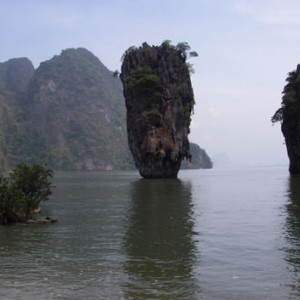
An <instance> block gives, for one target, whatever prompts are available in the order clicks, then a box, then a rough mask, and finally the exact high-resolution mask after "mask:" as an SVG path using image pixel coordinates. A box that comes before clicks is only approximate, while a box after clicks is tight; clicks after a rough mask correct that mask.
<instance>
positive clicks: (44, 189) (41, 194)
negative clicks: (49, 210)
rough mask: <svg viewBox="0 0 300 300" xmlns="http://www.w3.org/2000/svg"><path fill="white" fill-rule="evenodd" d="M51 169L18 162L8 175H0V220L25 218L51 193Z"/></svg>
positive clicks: (3, 221)
mask: <svg viewBox="0 0 300 300" xmlns="http://www.w3.org/2000/svg"><path fill="white" fill-rule="evenodd" d="M52 176H53V171H52V170H50V169H46V168H45V167H43V166H41V165H33V166H31V167H30V166H28V165H25V164H20V165H18V166H17V167H16V168H14V169H13V170H12V172H11V173H10V174H9V176H4V175H1V176H0V221H1V222H2V223H3V224H8V223H12V222H17V221H19V220H21V219H22V220H26V219H28V218H29V217H30V214H31V213H32V212H33V210H34V209H36V208H38V207H39V204H40V202H41V201H45V200H48V199H49V197H50V195H51V194H52V188H53V185H52V183H51V178H52Z"/></svg>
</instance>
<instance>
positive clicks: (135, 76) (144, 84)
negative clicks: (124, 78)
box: [128, 66, 162, 100]
mask: <svg viewBox="0 0 300 300" xmlns="http://www.w3.org/2000/svg"><path fill="white" fill-rule="evenodd" d="M128 80H129V81H128V86H129V89H130V90H131V91H132V92H134V93H137V94H138V95H142V96H152V97H153V100H155V99H159V98H160V97H161V95H162V84H161V80H160V77H159V76H158V75H156V74H155V73H154V72H153V71H152V69H151V68H150V67H149V66H145V67H144V68H139V69H136V70H134V71H133V72H132V75H131V76H130V77H129V79H128Z"/></svg>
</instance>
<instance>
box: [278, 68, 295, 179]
mask: <svg viewBox="0 0 300 300" xmlns="http://www.w3.org/2000/svg"><path fill="white" fill-rule="evenodd" d="M286 81H287V84H286V85H285V87H284V90H283V92H282V93H283V96H282V102H281V107H280V108H279V109H278V110H277V111H276V112H275V114H274V115H273V117H272V122H273V123H275V122H278V121H279V122H281V131H282V133H283V136H284V138H285V144H286V148H287V153H288V157H289V160H290V166H289V171H290V173H291V174H300V65H298V66H297V69H296V70H295V71H292V72H290V73H289V74H288V77H287V79H286Z"/></svg>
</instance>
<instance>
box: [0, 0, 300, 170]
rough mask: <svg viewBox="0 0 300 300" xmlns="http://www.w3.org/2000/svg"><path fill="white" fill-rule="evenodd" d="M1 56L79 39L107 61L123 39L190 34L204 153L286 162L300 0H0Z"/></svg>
mask: <svg viewBox="0 0 300 300" xmlns="http://www.w3.org/2000/svg"><path fill="white" fill-rule="evenodd" d="M0 5H1V10H0V36H1V49H0V62H4V61H6V60H8V59H10V58H13V57H24V56H25V57H28V58H29V59H30V60H31V61H32V62H33V63H34V65H35V67H38V66H39V64H40V62H42V61H44V60H47V59H50V58H52V57H53V56H54V55H57V54H60V52H61V50H62V49H66V48H77V47H85V48H87V49H88V50H90V51H91V52H93V53H94V54H95V55H96V56H97V57H98V58H99V59H100V60H101V61H102V63H104V65H106V66H107V67H108V68H109V69H110V70H112V71H114V70H117V69H118V70H120V67H121V61H120V58H121V56H122V54H123V52H124V51H125V50H126V49H127V48H128V47H130V46H132V45H135V46H140V45H141V44H142V43H143V42H144V41H147V42H148V44H150V45H158V44H161V42H162V41H163V40H166V39H168V40H171V41H172V42H173V44H176V43H178V42H182V41H185V42H188V43H189V45H190V46H191V48H192V50H195V51H197V52H198V54H199V57H198V58H193V59H192V60H191V63H193V64H194V68H195V74H193V75H192V84H193V88H194V95H195V100H196V106H195V114H194V115H193V120H192V127H191V135H190V140H191V141H193V142H196V143H198V144H199V145H200V146H201V147H202V148H204V149H206V150H207V152H208V154H209V155H210V156H211V157H220V156H228V157H231V159H232V160H234V161H236V162H240V163H243V164H246V165H268V164H286V163H287V155H286V149H285V145H284V139H283V137H282V134H281V132H280V125H279V124H277V125H275V126H272V125H271V122H270V118H271V116H272V114H273V113H274V112H275V110H276V109H277V108H278V107H279V106H280V103H281V92H282V90H283V86H284V84H285V78H286V77H287V73H288V72H290V71H292V70H294V69H295V68H296V66H297V64H298V63H300V52H299V50H300V17H299V12H300V1H299V0H184V1H182V0H181V1H179V0H151V1H150V0H94V1H93V0H78V1H76V0H53V1H51V0H31V1H30V0H7V1H5V0H0Z"/></svg>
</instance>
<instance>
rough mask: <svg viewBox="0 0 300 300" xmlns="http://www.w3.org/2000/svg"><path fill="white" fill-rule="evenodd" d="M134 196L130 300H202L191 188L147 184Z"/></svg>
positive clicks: (169, 182) (136, 186)
mask: <svg viewBox="0 0 300 300" xmlns="http://www.w3.org/2000/svg"><path fill="white" fill-rule="evenodd" d="M131 191H132V199H131V210H130V213H129V220H128V229H127V232H126V233H125V236H124V248H125V249H124V250H125V253H126V255H127V259H126V261H125V263H124V272H125V273H126V274H127V276H128V281H127V282H126V283H125V284H124V286H123V289H124V291H123V292H124V295H125V296H126V299H194V298H195V299H197V298H198V297H197V294H199V290H198V286H197V282H196V279H195V278H194V275H193V264H194V262H195V259H196V245H195V239H194V235H195V233H194V219H193V205H192V202H191V199H192V195H191V184H190V183H189V182H182V181H180V180H178V179H158V180H146V179H141V180H139V181H136V182H134V183H133V184H132V189H131Z"/></svg>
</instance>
